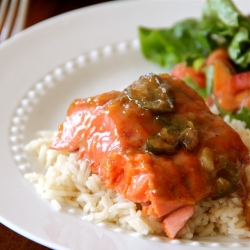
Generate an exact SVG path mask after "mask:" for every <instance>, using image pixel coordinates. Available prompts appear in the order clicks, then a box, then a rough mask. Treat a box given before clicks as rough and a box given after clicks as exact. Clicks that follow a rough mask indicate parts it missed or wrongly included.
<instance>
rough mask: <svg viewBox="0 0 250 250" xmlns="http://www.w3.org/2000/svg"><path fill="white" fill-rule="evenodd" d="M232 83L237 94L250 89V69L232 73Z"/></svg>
mask: <svg viewBox="0 0 250 250" xmlns="http://www.w3.org/2000/svg"><path fill="white" fill-rule="evenodd" d="M230 85H231V88H232V90H233V92H234V93H235V94H236V93H239V92H241V91H245V90H249V91H250V71H248V72H243V73H239V74H235V75H232V76H231V79H230Z"/></svg>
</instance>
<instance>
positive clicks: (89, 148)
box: [51, 74, 250, 239]
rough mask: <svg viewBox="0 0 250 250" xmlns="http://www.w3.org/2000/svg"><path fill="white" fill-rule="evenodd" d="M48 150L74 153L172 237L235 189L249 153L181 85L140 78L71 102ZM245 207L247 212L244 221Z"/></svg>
mask: <svg viewBox="0 0 250 250" xmlns="http://www.w3.org/2000/svg"><path fill="white" fill-rule="evenodd" d="M51 148H53V149H57V150H61V151H76V150H77V151H78V152H79V158H85V159H86V160H88V161H89V163H90V165H91V168H92V172H93V173H97V174H98V175H99V176H100V177H101V179H102V181H103V183H104V184H105V186H106V187H107V188H112V189H115V190H116V191H117V192H119V193H121V194H122V195H123V196H124V197H126V198H128V199H129V200H131V201H133V202H135V203H139V204H140V206H141V209H142V212H143V213H145V214H148V215H150V216H153V217H155V218H158V219H159V220H161V221H162V225H163V228H164V230H165V232H166V234H167V235H168V237H169V238H171V239H173V238H175V237H176V235H177V233H178V232H179V230H180V229H181V228H182V227H183V226H185V224H186V222H187V221H188V219H189V218H191V217H192V215H193V213H194V205H195V203H196V202H197V201H199V200H201V199H203V198H205V197H212V198H218V197H223V196H226V195H228V194H229V193H230V192H233V191H235V190H239V192H241V194H242V195H243V197H244V198H245V200H246V201H247V193H249V190H247V187H246V183H244V181H242V179H243V178H242V177H243V175H244V169H245V167H246V166H247V164H249V162H250V158H249V152H248V149H247V147H246V146H245V145H244V144H243V142H242V141H241V139H240V136H239V135H238V134H237V133H236V132H235V131H234V130H233V129H231V128H230V127H229V126H228V125H227V124H226V123H225V122H224V121H223V120H222V119H221V118H220V117H219V116H217V115H214V114H212V113H211V112H210V110H209V108H208V107H207V105H206V104H205V102H204V100H203V99H202V98H201V97H200V96H199V95H198V94H197V93H196V92H195V91H194V90H193V89H191V88H190V87H188V86H187V85H186V84H185V83H184V82H183V81H182V80H179V79H177V78H174V77H171V76H170V75H168V74H161V75H154V74H148V75H145V76H142V77H141V78H140V79H139V80H137V81H135V82H134V83H133V84H132V85H130V86H129V87H128V88H126V89H125V90H124V91H111V92H107V93H103V94H100V95H98V96H94V97H90V98H85V99H76V100H74V101H73V102H72V103H71V105H70V107H69V109H68V112H67V116H66V119H65V121H64V122H63V123H62V124H61V125H60V127H59V133H58V136H57V137H56V138H55V139H54V141H53V143H52V145H51ZM249 212H250V209H246V213H248V216H249Z"/></svg>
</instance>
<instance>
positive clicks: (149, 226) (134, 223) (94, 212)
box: [24, 117, 250, 239]
mask: <svg viewBox="0 0 250 250" xmlns="http://www.w3.org/2000/svg"><path fill="white" fill-rule="evenodd" d="M225 121H226V122H227V123H228V124H229V125H230V126H232V127H233V128H234V129H235V130H236V131H237V132H238V133H239V134H240V136H241V138H242V140H243V142H244V143H245V144H246V145H247V146H248V148H249V149H250V130H249V129H246V128H245V124H244V123H243V122H241V121H237V120H233V121H232V122H230V121H229V117H225ZM54 136H55V133H54V132H51V131H41V132H38V139H35V140H33V141H31V142H30V143H29V144H28V145H27V146H26V150H27V151H29V152H31V153H34V154H36V157H37V159H38V161H39V162H40V163H41V164H42V165H43V166H44V167H45V169H46V171H45V174H43V173H29V174H25V176H24V177H25V178H26V179H27V180H29V181H31V182H34V183H35V187H36V189H37V191H38V192H39V193H40V194H41V196H42V197H43V198H45V199H47V200H49V201H50V202H51V205H52V206H53V207H54V208H55V209H56V210H60V209H62V208H64V207H65V204H66V205H67V207H68V209H69V210H70V209H71V210H70V211H72V209H73V210H74V211H78V212H80V214H81V216H82V218H85V219H87V220H90V221H92V220H93V221H97V222H109V223H113V224H115V225H117V226H119V227H121V228H125V229H129V230H133V231H136V232H138V233H141V234H145V235H147V234H154V235H165V233H164V231H163V229H162V225H161V223H160V222H158V221H157V220H156V219H154V218H151V217H150V216H146V215H143V214H142V213H141V211H140V210H138V209H137V206H136V204H135V203H133V202H131V201H129V200H126V199H124V198H123V197H122V196H121V195H120V194H118V193H117V192H115V191H114V190H111V189H107V188H105V187H104V185H103V184H102V182H101V180H100V177H99V176H98V175H96V174H91V168H90V167H89V166H88V163H87V162H86V161H84V160H78V158H77V153H63V152H59V151H56V150H51V149H49V145H50V144H51V142H52V139H53V137H54ZM247 173H248V178H249V183H250V166H249V167H248V168H247ZM217 234H223V235H233V236H234V237H238V238H239V237H250V231H249V229H248V227H247V226H246V218H245V216H244V212H243V204H242V201H241V198H240V197H239V196H238V195H237V194H236V193H233V194H231V195H230V196H229V197H224V198H221V199H218V200H211V199H209V198H206V199H204V200H202V201H200V202H199V203H198V204H196V206H195V214H194V216H193V217H192V218H191V219H190V220H189V221H188V223H187V225H186V226H185V227H184V228H183V229H182V230H181V231H180V232H179V234H178V237H179V238H184V239H191V238H192V237H193V236H194V235H198V236H200V237H205V236H214V235H217Z"/></svg>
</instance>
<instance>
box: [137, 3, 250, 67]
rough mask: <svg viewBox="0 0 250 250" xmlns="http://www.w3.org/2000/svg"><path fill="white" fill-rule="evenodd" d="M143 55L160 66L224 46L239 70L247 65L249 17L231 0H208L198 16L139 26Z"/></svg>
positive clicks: (248, 57) (193, 57)
mask: <svg viewBox="0 0 250 250" xmlns="http://www.w3.org/2000/svg"><path fill="white" fill-rule="evenodd" d="M139 38H140V43H141V50H142V53H143V55H144V56H145V57H146V58H147V59H149V60H151V61H153V62H156V63H158V64H160V65H161V66H164V67H165V66H166V67H169V66H172V65H174V64H177V63H179V62H187V63H188V65H192V63H193V61H194V60H196V59H197V58H205V57H207V56H208V54H209V53H211V51H212V50H214V49H216V48H218V47H220V46H222V45H223V46H226V47H227V48H228V52H229V55H230V58H231V59H232V61H233V63H234V64H235V65H237V69H239V71H244V70H247V69H249V67H250V46H249V45H250V19H249V18H248V17H246V16H244V15H242V14H241V13H240V12H239V10H238V9H237V8H236V7H235V5H234V4H233V2H232V1H231V0H207V2H206V4H205V5H204V8H203V13H202V18H201V19H200V20H196V19H187V20H183V21H181V22H178V23H176V24H175V25H173V26H172V27H170V28H166V29H150V28H145V27H139Z"/></svg>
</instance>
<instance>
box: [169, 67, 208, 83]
mask: <svg viewBox="0 0 250 250" xmlns="http://www.w3.org/2000/svg"><path fill="white" fill-rule="evenodd" d="M171 75H172V76H174V77H177V78H180V79H184V78H186V77H190V78H192V79H193V80H194V82H195V83H196V84H197V85H198V86H200V87H202V88H205V87H206V77H205V74H204V73H203V72H201V71H198V72H197V71H196V70H195V69H194V68H192V67H188V66H187V65H186V63H179V64H177V65H176V66H175V67H174V68H173V69H172V71H171Z"/></svg>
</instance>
